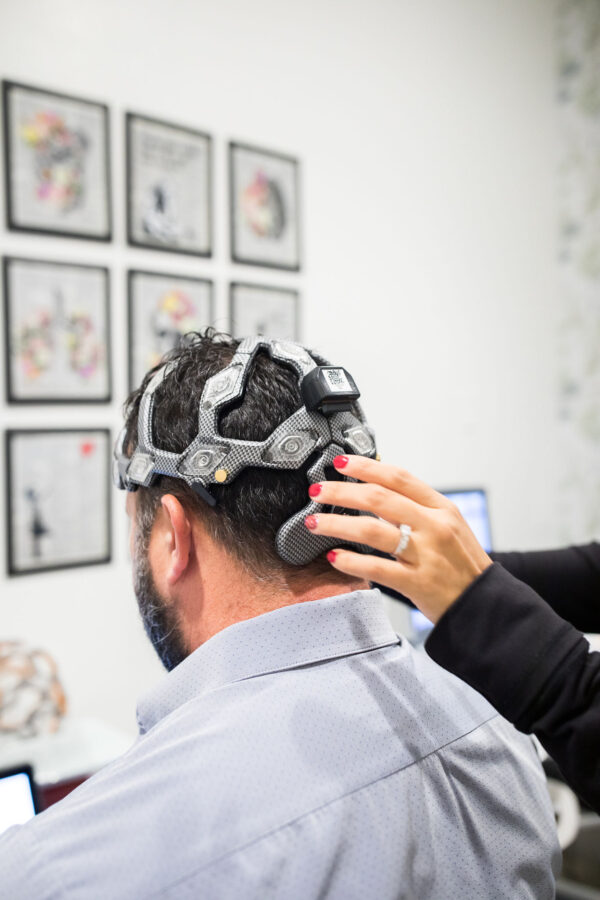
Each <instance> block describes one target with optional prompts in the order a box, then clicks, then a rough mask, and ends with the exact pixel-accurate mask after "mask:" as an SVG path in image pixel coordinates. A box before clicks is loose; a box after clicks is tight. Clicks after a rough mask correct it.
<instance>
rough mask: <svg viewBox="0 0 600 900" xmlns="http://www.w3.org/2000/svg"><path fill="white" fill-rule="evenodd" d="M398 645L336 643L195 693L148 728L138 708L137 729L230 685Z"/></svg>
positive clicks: (391, 641)
mask: <svg viewBox="0 0 600 900" xmlns="http://www.w3.org/2000/svg"><path fill="white" fill-rule="evenodd" d="M347 643H348V642H347V641H346V642H344V643H343V645H344V646H345V645H346V644H347ZM399 643H402V638H401V637H399V636H398V635H397V634H393V633H390V634H388V635H387V636H386V638H385V643H382V642H381V641H380V640H377V641H375V642H374V643H372V644H369V645H368V646H362V647H359V648H358V649H354V650H350V649H349V650H348V651H347V652H346V653H340V652H339V647H340V646H342V642H338V643H337V644H332V645H331V650H335V648H338V652H335V653H334V655H333V656H323V655H319V656H317V657H312V658H310V657H308V658H306V659H304V660H303V661H302V662H296V663H293V664H290V665H286V666H279V667H277V668H274V669H260V670H258V671H256V672H252V673H251V674H249V675H240V676H239V677H238V678H235V679H233V680H228V681H223V682H221V683H220V684H215V685H213V686H212V687H208V688H206V689H204V690H203V691H202V692H201V693H196V694H194V695H193V696H191V697H188V698H187V699H186V700H183V701H182V702H181V703H178V705H177V706H174V707H173V708H172V709H169V710H168V711H167V712H165V713H163V714H162V715H161V716H160V717H159V718H156V719H155V720H154V721H153V722H152V724H151V725H150V726H149V727H148V725H147V724H146V723H145V722H144V721H143V719H144V718H146V717H147V715H148V714H146V717H144V716H142V718H141V719H140V711H139V707H138V710H137V720H138V728H139V730H140V733H141V734H148V732H149V731H151V730H152V729H153V728H155V727H156V726H157V725H160V724H161V722H163V721H164V720H165V719H168V718H169V716H171V715H173V713H176V712H177V711H178V710H180V709H182V708H183V707H184V706H185V705H186V704H187V703H192V702H193V701H194V700H199V699H201V698H202V697H207V696H208V695H209V694H212V693H214V692H215V691H219V690H222V689H223V688H226V687H229V686H230V685H233V684H240V682H242V681H251V680H252V679H253V678H262V677H264V676H265V675H275V674H276V673H278V672H293V671H294V669H301V668H302V667H303V666H314V665H316V664H318V663H328V662H335V661H336V660H338V659H346V658H347V657H349V656H358V655H360V654H361V653H373V652H374V651H376V650H384V649H386V648H387V647H394V646H395V645H396V644H399ZM355 646H356V645H355ZM150 716H151V713H150ZM142 729H143V730H142Z"/></svg>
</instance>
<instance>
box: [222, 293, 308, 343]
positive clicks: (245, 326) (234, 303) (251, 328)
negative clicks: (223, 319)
mask: <svg viewBox="0 0 600 900" xmlns="http://www.w3.org/2000/svg"><path fill="white" fill-rule="evenodd" d="M298 308H299V297H298V291H293V290H289V289H288V288H277V287H267V286H266V285H262V284H242V283H241V282H239V281H235V282H233V283H232V284H231V285H230V286H229V316H230V323H231V324H230V330H231V333H232V335H233V336H234V337H248V336H250V335H255V334H264V335H265V337H269V338H281V339H282V340H288V341H297V340H299V339H300V322H299V319H300V316H299V311H298Z"/></svg>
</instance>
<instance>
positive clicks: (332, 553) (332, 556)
mask: <svg viewBox="0 0 600 900" xmlns="http://www.w3.org/2000/svg"><path fill="white" fill-rule="evenodd" d="M336 556H337V550H330V551H329V553H328V554H327V559H328V560H329V562H330V563H333V562H335V558H336Z"/></svg>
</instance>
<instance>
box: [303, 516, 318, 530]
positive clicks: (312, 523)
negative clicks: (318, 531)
mask: <svg viewBox="0 0 600 900" xmlns="http://www.w3.org/2000/svg"><path fill="white" fill-rule="evenodd" d="M304 524H305V525H306V527H307V528H310V530H311V531H314V530H315V528H316V527H317V525H318V524H319V520H318V519H317V517H316V516H307V517H306V518H305V520H304Z"/></svg>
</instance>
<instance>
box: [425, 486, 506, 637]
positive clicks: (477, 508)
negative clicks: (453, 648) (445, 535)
mask: <svg viewBox="0 0 600 900" xmlns="http://www.w3.org/2000/svg"><path fill="white" fill-rule="evenodd" d="M441 493H442V494H444V496H445V497H447V498H448V499H449V500H452V502H453V503H455V504H456V505H457V506H458V508H459V510H460V512H461V513H462V515H463V517H464V518H465V519H466V521H467V523H468V525H469V527H470V529H471V531H472V532H473V534H474V535H475V537H476V538H477V540H478V541H479V543H480V544H481V546H482V547H483V549H484V550H485V551H486V553H489V552H490V550H491V549H492V531H491V528H490V517H489V512H488V503H487V496H486V493H485V491H484V490H483V488H467V489H464V490H455V491H441ZM410 624H411V626H412V629H413V631H414V633H415V638H416V640H417V642H420V641H423V640H425V638H426V637H427V635H428V634H429V632H430V631H431V629H432V628H433V625H432V624H431V622H430V621H429V619H427V618H426V617H425V616H424V615H423V613H422V612H419V610H418V609H411V611H410Z"/></svg>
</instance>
